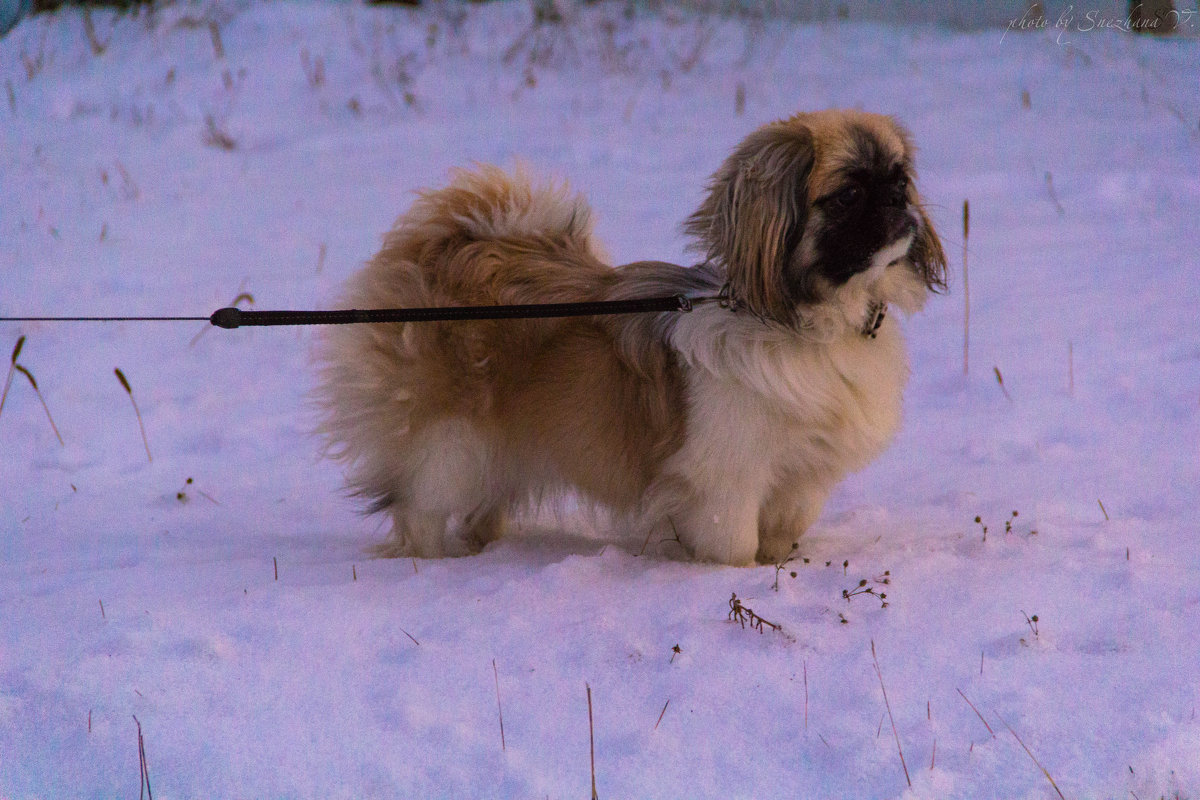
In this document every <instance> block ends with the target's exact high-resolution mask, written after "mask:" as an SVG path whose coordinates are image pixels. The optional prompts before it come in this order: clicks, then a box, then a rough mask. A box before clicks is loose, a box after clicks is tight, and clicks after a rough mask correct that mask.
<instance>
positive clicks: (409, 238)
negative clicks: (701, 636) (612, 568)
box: [319, 111, 945, 564]
mask: <svg viewBox="0 0 1200 800" xmlns="http://www.w3.org/2000/svg"><path fill="white" fill-rule="evenodd" d="M912 181H913V166H912V147H911V145H910V144H909V140H908V137H907V135H906V134H905V133H904V131H903V130H902V129H901V128H900V126H899V125H897V124H896V123H895V122H894V121H893V120H891V119H890V118H887V117H882V116H877V115H873V114H865V113H859V112H849V111H822V112H817V113H811V114H798V115H796V116H794V117H791V118H790V119H786V120H782V121H779V122H775V123H771V124H769V125H766V126H764V127H762V128H760V129H759V130H757V131H755V132H754V133H752V134H751V135H750V136H749V137H747V139H746V140H745V141H744V142H742V143H741V144H740V145H739V146H738V147H737V148H736V149H735V150H734V152H733V154H732V155H730V156H729V158H728V159H726V161H725V163H724V164H723V165H722V166H721V167H720V169H718V170H717V172H716V174H715V175H714V176H713V178H712V180H711V182H710V185H709V188H708V195H707V197H706V199H705V200H704V202H703V203H702V204H701V206H700V208H699V210H697V211H696V213H695V214H693V215H692V216H691V217H690V218H689V219H688V221H687V223H686V226H685V228H686V231H687V232H688V233H690V234H691V235H693V236H694V237H695V239H696V246H697V249H698V250H699V251H700V252H701V253H702V254H703V256H704V260H703V261H702V263H700V264H699V265H697V266H695V267H691V268H685V267H680V266H675V265H672V264H665V263H661V262H639V263H634V264H627V265H625V266H620V267H613V266H611V265H609V264H608V263H606V262H605V261H604V259H603V258H602V257H601V256H600V250H599V248H598V247H597V245H596V244H595V243H594V242H593V240H592V233H591V225H590V221H589V209H588V207H587V205H586V204H585V202H584V201H583V199H582V198H580V197H577V196H572V195H570V194H569V193H568V192H567V191H566V190H565V189H563V188H556V187H553V186H538V185H534V184H532V183H531V182H530V181H529V180H528V179H527V178H526V177H525V176H524V175H522V174H521V173H520V172H518V173H517V174H515V175H509V174H506V173H504V172H502V171H501V170H499V169H497V168H495V167H480V168H478V169H475V170H472V171H462V172H458V173H456V174H455V176H454V179H453V180H452V182H451V183H450V185H449V186H448V187H446V188H444V189H438V190H432V191H426V192H423V193H421V195H420V196H419V198H418V200H417V201H416V202H415V203H414V204H413V206H412V208H411V209H409V211H408V212H407V213H406V214H405V215H404V216H402V217H401V218H400V219H399V221H398V222H397V223H396V225H395V227H394V228H393V229H392V230H391V232H390V233H388V235H387V237H386V239H385V242H384V246H383V249H382V250H380V252H379V253H378V254H377V255H376V256H375V257H374V258H373V259H372V260H371V261H370V263H368V264H367V266H366V267H365V268H364V269H363V270H362V271H361V272H359V273H358V274H357V275H355V276H354V277H353V278H352V279H351V281H350V282H349V284H348V287H347V290H346V293H345V295H344V297H343V298H342V300H343V302H344V303H345V304H346V306H347V307H355V308H393V307H425V306H460V305H497V304H503V305H507V304H522V303H562V302H576V301H593V300H616V299H630V298H641V297H657V296H664V295H675V294H684V295H687V296H689V297H711V296H714V295H717V294H719V293H721V292H722V290H723V289H724V296H725V297H726V298H727V301H726V302H723V303H707V304H703V305H698V306H697V307H696V309H695V310H694V311H692V312H690V313H684V314H677V313H661V314H643V315H632V316H603V317H579V318H569V319H538V320H504V321H494V322H492V321H486V322H485V321H476V322H437V323H392V324H381V325H347V326H339V327H336V328H331V329H329V332H328V334H327V335H326V337H325V338H324V339H323V342H322V344H321V347H320V350H319V360H320V363H321V383H320V389H319V398H320V401H321V403H322V406H323V409H324V412H325V421H324V425H323V432H324V433H325V435H326V436H327V438H328V441H329V445H330V447H329V449H330V452H331V454H332V455H333V456H335V457H337V458H339V459H341V460H343V461H344V462H345V463H346V465H347V470H348V480H349V485H350V486H351V487H352V488H353V490H354V491H355V492H356V493H357V494H358V495H361V496H363V497H365V498H368V499H369V500H370V501H371V503H370V506H369V508H370V510H371V511H372V512H377V511H385V510H386V511H388V512H390V514H391V517H392V530H391V536H390V539H389V540H388V541H387V543H386V544H384V545H382V546H381V547H380V552H381V553H383V554H386V555H416V556H443V555H457V554H464V553H468V552H471V551H474V550H477V549H479V548H480V547H482V546H483V545H485V544H486V543H488V542H490V541H492V540H494V539H495V538H497V537H498V536H500V535H501V534H502V533H503V531H504V527H505V520H506V517H507V516H508V515H509V514H510V513H512V512H513V511H515V510H519V509H521V508H522V507H526V506H528V505H530V504H531V503H533V502H536V501H537V499H538V498H540V497H541V496H542V495H543V493H545V492H557V491H573V492H576V493H578V494H579V495H581V496H582V497H583V498H585V499H586V500H588V501H591V502H594V503H597V504H599V505H601V506H603V507H605V508H607V509H609V510H610V511H612V512H615V513H616V514H618V515H623V516H624V518H625V519H627V520H628V521H629V523H630V524H631V525H632V526H634V527H635V528H637V529H638V530H639V531H640V532H641V533H643V534H646V535H648V534H649V533H650V531H651V529H654V528H659V529H661V530H662V531H664V532H665V533H666V535H668V536H669V535H671V532H675V533H677V534H678V537H679V539H680V541H681V542H682V543H683V544H684V546H685V547H687V548H688V549H689V550H690V551H691V553H692V554H693V555H694V556H695V557H696V558H698V559H703V560H708V561H716V562H721V563H726V564H751V563H753V562H754V561H755V559H756V558H757V559H758V560H759V561H774V560H777V559H780V558H782V557H783V556H784V555H786V554H787V553H788V552H789V550H790V549H791V546H792V544H793V543H794V542H795V541H796V539H797V538H798V537H799V536H800V535H801V534H802V533H803V532H804V531H805V529H807V528H808V527H809V525H811V524H812V522H813V521H814V520H815V519H816V518H817V515H818V514H819V512H820V510H821V507H822V505H823V503H824V502H825V500H826V498H827V497H828V495H829V492H830V491H831V490H832V488H833V487H834V486H835V485H836V484H837V482H838V481H840V480H841V479H842V478H843V476H844V475H845V474H846V473H847V472H848V471H850V470H856V469H860V468H861V467H863V466H864V465H865V464H867V463H868V462H869V461H870V460H871V459H872V458H874V457H875V456H876V455H877V454H878V453H879V452H880V451H881V450H882V449H883V448H884V447H885V446H886V445H887V443H888V442H889V440H890V439H891V438H892V436H893V434H894V433H895V431H896V429H897V427H898V425H899V421H900V405H901V394H902V390H903V387H904V384H905V381H906V379H907V376H908V371H909V370H908V362H907V357H906V354H905V349H904V342H903V338H902V334H901V329H900V326H899V325H898V324H897V322H896V320H895V318H894V317H893V316H887V315H886V313H885V312H886V310H887V309H888V308H889V307H890V306H895V307H897V308H899V309H901V310H903V311H904V312H906V313H911V312H914V311H916V310H918V309H920V308H921V307H922V305H923V304H924V301H925V299H926V297H927V295H928V294H929V292H930V291H931V290H936V289H937V288H938V287H940V286H942V285H943V274H944V270H945V257H944V255H943V253H942V248H941V245H940V243H939V241H938V238H937V235H936V233H935V232H934V230H933V227H932V226H931V224H930V222H929V219H928V218H927V217H926V215H925V213H924V212H923V210H922V208H921V205H920V198H919V196H918V194H917V191H916V188H915V187H914V186H913V182H912Z"/></svg>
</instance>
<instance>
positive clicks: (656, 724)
mask: <svg viewBox="0 0 1200 800" xmlns="http://www.w3.org/2000/svg"><path fill="white" fill-rule="evenodd" d="M669 705H671V700H670V699H669V698H668V700H667V702H665V703H663V710H662V711H661V712H660V713H659V715H658V720H657V721H656V722H655V723H654V730H658V723H659V722H662V721H663V717H664V716H665V715H666V713H667V706H669Z"/></svg>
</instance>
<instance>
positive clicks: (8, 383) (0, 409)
mask: <svg viewBox="0 0 1200 800" xmlns="http://www.w3.org/2000/svg"><path fill="white" fill-rule="evenodd" d="M24 346H25V337H24V336H22V337H20V338H18V339H17V344H16V346H15V347H13V351H12V360H11V361H10V362H9V365H8V375H7V376H5V378H4V392H3V394H0V414H2V413H4V404H5V403H6V402H8V390H9V388H11V387H12V381H13V375H14V374H15V373H16V371H17V359H18V358H19V357H20V355H21V348H22V347H24Z"/></svg>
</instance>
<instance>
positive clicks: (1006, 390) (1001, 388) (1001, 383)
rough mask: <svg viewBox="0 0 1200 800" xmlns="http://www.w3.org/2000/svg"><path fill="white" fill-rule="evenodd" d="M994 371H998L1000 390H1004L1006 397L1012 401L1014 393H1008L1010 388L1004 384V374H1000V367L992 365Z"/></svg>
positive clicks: (997, 380) (997, 378)
mask: <svg viewBox="0 0 1200 800" xmlns="http://www.w3.org/2000/svg"><path fill="white" fill-rule="evenodd" d="M992 372H994V373H996V383H998V384H1000V391H1002V392H1004V396H1005V398H1007V399H1008V402H1010V403H1011V402H1012V395H1010V394H1009V393H1008V389H1007V388H1006V387H1005V385H1004V376H1003V375H1001V374H1000V368H999V367H992Z"/></svg>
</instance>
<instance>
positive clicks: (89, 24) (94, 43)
mask: <svg viewBox="0 0 1200 800" xmlns="http://www.w3.org/2000/svg"><path fill="white" fill-rule="evenodd" d="M83 32H84V33H85V34H86V35H87V40H88V45H89V46H91V48H92V55H94V56H99V55H103V54H104V51H105V50H107V49H108V42H102V41H100V37H98V36H97V35H96V23H95V22H93V21H92V11H91V9H90V8H88V7H87V6H86V5H85V6H84V7H83Z"/></svg>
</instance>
